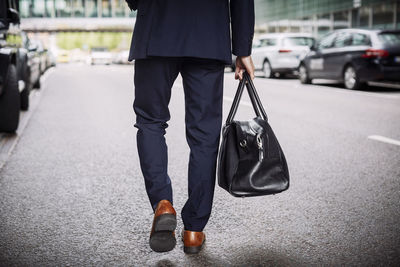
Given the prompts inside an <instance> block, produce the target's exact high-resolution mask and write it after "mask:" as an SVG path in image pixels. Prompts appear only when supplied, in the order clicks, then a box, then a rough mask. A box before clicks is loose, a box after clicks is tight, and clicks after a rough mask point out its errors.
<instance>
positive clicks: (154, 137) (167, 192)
mask: <svg viewBox="0 0 400 267" xmlns="http://www.w3.org/2000/svg"><path fill="white" fill-rule="evenodd" d="M178 73H179V60H177V59H173V58H162V57H154V58H148V59H139V60H136V61H135V80H134V83H135V100H134V103H133V109H134V111H135V114H136V124H135V127H137V128H138V132H137V149H138V153H139V159H140V167H141V169H142V173H143V176H144V180H145V185H146V191H147V195H148V197H149V200H150V203H151V206H152V208H153V211H155V210H156V207H157V204H158V202H159V201H160V200H163V199H166V200H169V201H170V202H171V203H172V187H171V180H170V178H169V176H168V173H167V165H168V155H167V145H166V142H165V138H164V135H165V128H167V127H168V124H167V121H168V120H169V119H170V114H169V109H168V104H169V101H170V98H171V88H172V85H173V83H174V81H175V79H176V77H177V75H178Z"/></svg>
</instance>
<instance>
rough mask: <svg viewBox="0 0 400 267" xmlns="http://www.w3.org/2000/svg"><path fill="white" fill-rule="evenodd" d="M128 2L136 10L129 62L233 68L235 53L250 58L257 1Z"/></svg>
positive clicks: (165, 0) (186, 0) (179, 0)
mask: <svg viewBox="0 0 400 267" xmlns="http://www.w3.org/2000/svg"><path fill="white" fill-rule="evenodd" d="M126 1H127V3H128V5H129V7H130V8H131V9H132V10H136V9H137V17H136V24H135V29H134V31H133V36H132V43H131V49H130V53H129V60H133V59H140V58H146V57H147V56H169V57H200V58H210V59H217V60H221V61H223V62H225V63H227V64H230V63H231V62H232V55H231V54H232V53H233V54H235V55H236V56H248V55H250V54H251V46H252V41H253V35H254V0H230V1H229V0H126ZM231 27H232V38H231V33H230V29H231ZM231 44H232V46H231ZM231 47H232V49H231Z"/></svg>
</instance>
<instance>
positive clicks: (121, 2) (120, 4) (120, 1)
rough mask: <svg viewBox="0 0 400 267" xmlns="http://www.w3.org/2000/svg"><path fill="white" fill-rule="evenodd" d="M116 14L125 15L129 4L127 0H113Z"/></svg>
mask: <svg viewBox="0 0 400 267" xmlns="http://www.w3.org/2000/svg"><path fill="white" fill-rule="evenodd" d="M112 3H113V7H114V16H115V17H125V12H126V8H127V4H126V2H125V0H113V2H112Z"/></svg>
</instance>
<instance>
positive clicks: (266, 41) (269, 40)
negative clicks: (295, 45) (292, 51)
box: [260, 38, 276, 46]
mask: <svg viewBox="0 0 400 267" xmlns="http://www.w3.org/2000/svg"><path fill="white" fill-rule="evenodd" d="M275 45H276V39H275V38H267V39H261V40H260V46H275Z"/></svg>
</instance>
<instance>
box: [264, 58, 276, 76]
mask: <svg viewBox="0 0 400 267" xmlns="http://www.w3.org/2000/svg"><path fill="white" fill-rule="evenodd" d="M263 73H264V77H265V78H273V77H274V76H275V74H274V72H273V71H272V68H271V64H270V63H269V61H268V60H265V61H264V64H263Z"/></svg>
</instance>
